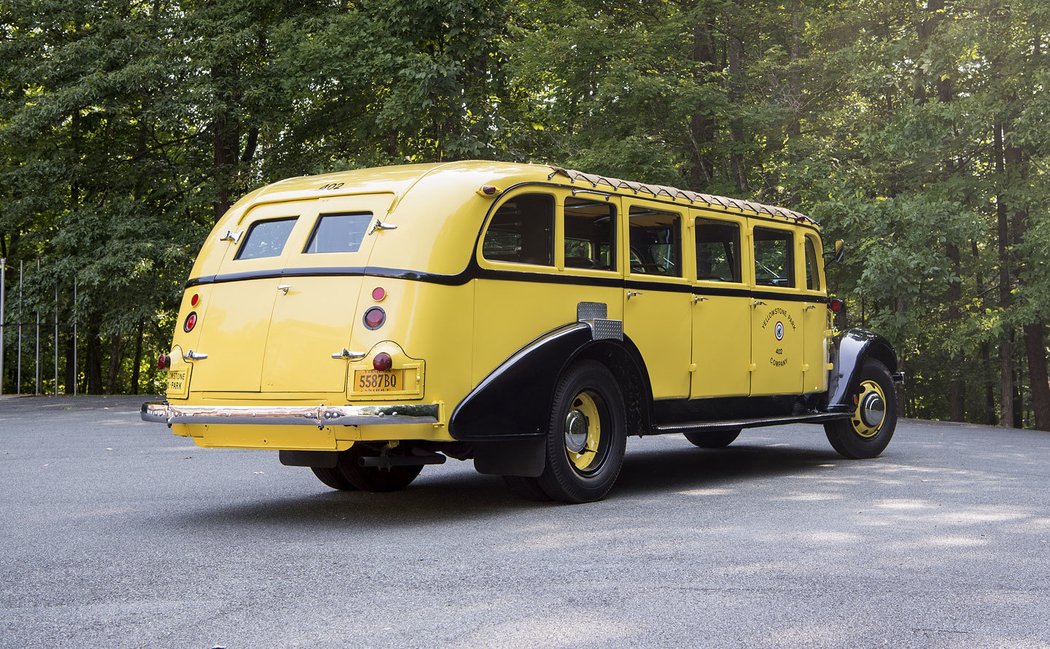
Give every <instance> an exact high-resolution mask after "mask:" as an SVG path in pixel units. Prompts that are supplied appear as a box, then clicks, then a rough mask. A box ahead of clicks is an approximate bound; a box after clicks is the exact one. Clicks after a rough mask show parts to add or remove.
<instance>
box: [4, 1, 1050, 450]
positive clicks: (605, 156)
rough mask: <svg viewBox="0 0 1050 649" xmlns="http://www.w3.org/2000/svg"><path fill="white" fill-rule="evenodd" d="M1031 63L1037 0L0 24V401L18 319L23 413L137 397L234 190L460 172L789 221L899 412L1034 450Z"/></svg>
mask: <svg viewBox="0 0 1050 649" xmlns="http://www.w3.org/2000/svg"><path fill="white" fill-rule="evenodd" d="M1048 41H1050V3H1047V2H1046V1H1045V0H1013V1H1010V2H1007V1H1004V0H959V1H952V0H927V1H926V2H925V3H923V2H917V1H915V0H882V1H875V0H857V1H853V0H838V1H828V0H784V1H782V2H756V1H752V0H699V1H696V2H688V1H685V0H682V1H677V2H666V1H664V2H661V1H653V0H648V1H645V2H615V1H608V2H606V1H601V0H597V1H592V0H536V1H528V2H525V1H521V0H518V1H509V0H451V1H448V2H439V1H437V0H407V1H405V2H395V1H393V0H361V1H357V2H355V1H352V0H340V1H327V2H325V1H318V0H300V1H299V2H277V1H276V0H225V1H220V2H208V1H204V2H198V1H194V0H186V1H184V2H171V1H168V0H148V1H127V0H124V1H121V0H112V1H103V2H82V1H80V0H33V1H22V0H3V2H2V3H0V257H4V258H6V259H7V284H6V288H7V298H8V300H7V304H8V310H7V314H6V323H7V325H8V326H7V327H6V328H5V336H6V345H5V346H4V347H5V361H6V362H5V363H4V376H3V377H2V379H3V387H4V392H5V393H10V392H14V391H15V388H16V386H15V380H16V371H15V368H16V362H17V358H16V331H17V326H15V325H16V324H17V323H18V322H22V323H24V327H23V329H24V332H23V333H24V335H26V339H25V340H24V341H23V350H22V353H23V356H22V361H23V365H24V371H23V372H22V383H21V385H19V386H17V387H18V388H19V389H20V390H22V391H28V392H32V391H33V390H34V389H40V390H41V391H44V392H50V391H52V390H54V391H58V390H63V391H66V392H72V391H73V388H74V385H76V386H77V388H78V390H79V391H86V392H92V393H117V392H136V393H137V392H150V391H157V390H159V389H160V385H159V383H158V381H159V378H160V377H159V376H158V373H157V371H156V369H155V368H154V361H153V359H155V358H156V356H157V355H158V354H159V353H160V352H161V351H165V350H166V349H167V345H168V343H169V341H170V332H171V329H172V327H173V326H174V318H175V315H176V313H175V312H176V308H177V306H178V301H179V298H180V294H181V286H182V283H183V282H184V281H185V279H186V277H187V274H188V272H189V269H190V266H191V264H192V260H193V257H194V255H195V254H196V252H197V250H198V247H199V245H200V243H201V242H202V241H203V239H204V237H205V236H206V234H207V233H208V231H209V230H210V228H211V227H212V225H213V224H214V222H215V220H216V219H217V218H218V217H219V216H220V215H221V214H222V213H223V212H224V211H225V210H226V209H227V207H229V205H230V204H231V203H232V202H233V201H235V200H236V199H237V197H238V196H240V195H241V194H244V193H246V192H247V191H249V190H251V189H253V188H255V187H257V186H260V185H263V184H265V183H269V182H272V181H275V180H278V179H281V178H285V177H289V176H299V175H304V174H312V173H320V172H325V171H333V170H340V169H348V168H354V167H365V166H374V165H387V164H399V163H405V162H429V161H438V160H456V159H470V158H484V159H500V160H514V161H534V162H549V163H555V164H559V165H566V166H571V167H574V168H579V169H583V170H586V171H591V172H597V173H603V174H610V175H615V176H618V177H623V178H629V179H632V180H639V181H647V182H653V183H664V184H670V185H675V186H680V187H685V188H689V189H693V190H698V191H703V192H709V193H716V194H725V195H730V196H734V197H743V198H750V199H756V200H759V201H762V202H766V203H774V204H779V205H783V206H786V207H790V208H792V209H796V210H799V211H802V212H805V213H807V214H810V215H812V216H813V217H814V218H816V219H817V220H818V221H820V222H821V223H822V225H823V226H824V232H825V239H826V241H831V240H834V239H837V238H842V239H845V240H846V241H847V242H848V255H847V258H846V262H845V264H842V265H835V266H831V267H830V268H829V273H830V285H831V288H832V291H833V293H835V294H837V295H838V296H841V297H845V298H846V299H847V301H848V303H849V305H850V311H849V313H848V316H847V319H848V321H849V324H850V325H855V326H866V327H870V328H873V329H875V330H877V331H879V332H881V333H883V334H884V335H886V336H887V337H888V338H890V339H891V340H892V342H893V343H894V344H895V345H896V347H897V349H898V351H899V354H900V356H901V359H902V365H903V369H904V370H905V371H906V373H907V376H908V382H907V386H906V389H905V392H904V395H903V396H904V406H905V412H906V414H907V415H908V416H912V417H926V418H937V419H952V420H958V421H972V422H979V423H999V424H1001V425H1005V426H1028V427H1036V428H1040V429H1043V430H1050V384H1048V378H1047V341H1046V325H1047V321H1048V318H1050V273H1047V257H1048V255H1050V214H1048V210H1050V200H1048V197H1050V192H1048V187H1047V180H1048V165H1050V128H1047V123H1048V122H1047V118H1048V116H1050V92H1048V84H1050V66H1048V58H1047V57H1048V52H1047V49H1048V47H1050V42H1048ZM19 264H21V265H22V267H23V268H24V269H25V270H24V281H23V288H22V291H21V293H19V291H18V288H17V284H16V283H15V282H14V281H13V280H15V279H16V277H17V275H16V271H17V269H18V267H19ZM74 284H75V285H76V301H75V302H74V299H73V298H74V288H73V287H74ZM38 313H39V314H41V315H40V317H41V318H42V319H43V322H44V332H45V335H44V336H43V338H42V339H41V340H42V342H41V345H42V348H41V349H40V350H39V352H37V353H39V354H40V356H41V357H42V359H43V360H42V361H41V362H42V363H43V364H44V367H43V371H42V372H41V375H42V378H41V379H40V383H39V384H37V383H35V381H36V380H37V379H36V378H35V376H34V373H33V372H32V371H28V369H29V368H31V367H32V365H31V362H32V356H31V354H32V353H33V352H34V350H33V349H32V348H31V346H30V343H31V339H30V338H29V336H28V335H27V334H28V333H29V332H31V331H32V325H33V322H34V319H35V317H36V314H38ZM74 320H75V321H76V323H77V325H78V326H77V340H76V341H74V339H73V328H72V323H73V322H74ZM53 322H56V323H57V324H58V326H59V334H58V336H57V340H55V336H54V335H53V334H50V331H51V326H52V323H53ZM74 349H77V350H79V356H77V355H75V354H74ZM75 357H76V359H77V360H75ZM51 359H56V360H55V361H52V360H51ZM74 363H75V365H74ZM52 370H54V371H53V372H52ZM55 375H57V377H58V379H57V381H55V379H54V378H53V376H55Z"/></svg>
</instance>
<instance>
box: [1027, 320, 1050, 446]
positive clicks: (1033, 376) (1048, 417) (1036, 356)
mask: <svg viewBox="0 0 1050 649" xmlns="http://www.w3.org/2000/svg"><path fill="white" fill-rule="evenodd" d="M1024 346H1025V355H1026V356H1027V358H1028V377H1029V381H1030V382H1031V384H1032V385H1031V390H1032V414H1033V416H1034V419H1035V422H1034V423H1035V428H1036V429H1037V430H1050V376H1048V375H1047V366H1046V332H1045V331H1044V330H1043V325H1042V324H1038V323H1035V324H1026V325H1025V326H1024Z"/></svg>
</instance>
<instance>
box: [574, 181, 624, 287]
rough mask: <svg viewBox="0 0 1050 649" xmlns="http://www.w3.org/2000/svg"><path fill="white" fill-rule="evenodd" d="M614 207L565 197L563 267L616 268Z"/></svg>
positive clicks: (604, 202) (601, 202) (604, 203)
mask: <svg viewBox="0 0 1050 649" xmlns="http://www.w3.org/2000/svg"><path fill="white" fill-rule="evenodd" d="M615 242H616V207H615V206H613V205H610V204H609V203H607V202H606V201H594V200H586V199H582V198H567V199H565V267H566V268H594V269H597V270H616V244H615Z"/></svg>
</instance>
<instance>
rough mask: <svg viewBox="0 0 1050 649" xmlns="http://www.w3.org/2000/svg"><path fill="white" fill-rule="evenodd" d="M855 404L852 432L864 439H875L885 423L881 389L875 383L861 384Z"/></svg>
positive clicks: (884, 401)
mask: <svg viewBox="0 0 1050 649" xmlns="http://www.w3.org/2000/svg"><path fill="white" fill-rule="evenodd" d="M856 404H857V406H856V409H855V410H854V411H853V418H852V419H853V430H854V432H856V433H857V435H860V436H861V437H864V438H870V437H875V436H876V435H878V434H879V431H880V430H882V424H883V423H884V422H885V421H886V396H885V395H884V394H883V392H882V387H881V386H879V384H878V383H876V382H875V381H864V382H862V383H861V384H860V394H858V395H857V397H856Z"/></svg>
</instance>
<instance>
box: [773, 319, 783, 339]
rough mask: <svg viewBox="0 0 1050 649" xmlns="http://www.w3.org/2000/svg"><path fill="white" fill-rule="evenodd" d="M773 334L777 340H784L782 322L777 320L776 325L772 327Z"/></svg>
mask: <svg viewBox="0 0 1050 649" xmlns="http://www.w3.org/2000/svg"><path fill="white" fill-rule="evenodd" d="M773 334H774V335H775V336H776V337H777V340H784V323H783V322H777V325H776V326H775V327H773Z"/></svg>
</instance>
